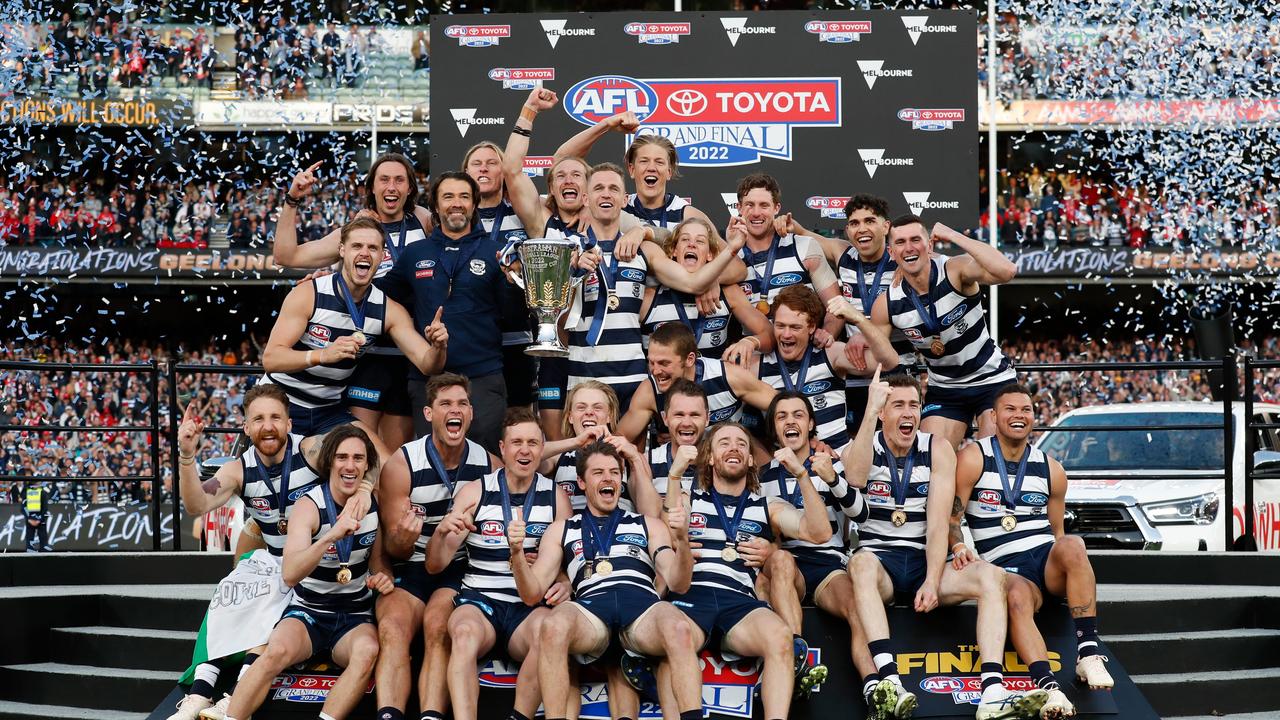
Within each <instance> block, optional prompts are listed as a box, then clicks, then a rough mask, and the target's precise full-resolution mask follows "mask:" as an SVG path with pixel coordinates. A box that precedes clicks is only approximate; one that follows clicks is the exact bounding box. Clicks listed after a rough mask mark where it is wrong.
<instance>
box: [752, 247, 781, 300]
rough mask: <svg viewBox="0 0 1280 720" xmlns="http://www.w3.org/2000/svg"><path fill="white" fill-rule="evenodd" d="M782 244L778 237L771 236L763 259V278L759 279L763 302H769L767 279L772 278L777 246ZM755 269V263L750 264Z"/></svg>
mask: <svg viewBox="0 0 1280 720" xmlns="http://www.w3.org/2000/svg"><path fill="white" fill-rule="evenodd" d="M781 244H782V237H781V236H780V235H774V236H773V242H771V243H769V252H768V254H767V255H765V258H764V277H762V278H760V299H761V300H764V301H765V302H768V301H769V279H770V278H772V277H773V261H774V260H776V259H777V258H778V246H779V245H781ZM752 268H753V269H754V268H755V263H752Z"/></svg>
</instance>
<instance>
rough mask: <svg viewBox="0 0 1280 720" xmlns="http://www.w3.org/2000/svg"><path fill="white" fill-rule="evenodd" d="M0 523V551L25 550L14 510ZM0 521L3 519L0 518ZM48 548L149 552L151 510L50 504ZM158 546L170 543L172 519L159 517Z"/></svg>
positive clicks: (22, 524)
mask: <svg viewBox="0 0 1280 720" xmlns="http://www.w3.org/2000/svg"><path fill="white" fill-rule="evenodd" d="M0 512H4V513H6V514H7V513H12V514H11V515H9V516H8V517H7V519H6V520H4V521H3V522H2V523H0V550H2V551H8V552H17V551H21V550H22V548H24V547H25V546H26V535H25V533H26V529H25V528H26V524H27V522H26V519H25V518H24V517H23V515H22V513H21V512H18V511H17V507H16V506H13V507H12V508H6V509H5V510H3V511H0ZM0 517H4V516H3V515H0ZM46 522H47V523H48V525H47V526H46V527H48V529H49V544H50V545H52V546H53V547H54V549H55V550H73V549H82V550H91V549H104V548H106V549H138V550H141V549H150V547H151V544H152V543H151V536H152V532H151V528H152V525H151V506H149V505H136V506H134V505H130V506H125V507H120V506H117V505H89V506H84V505H80V506H76V505H72V504H70V503H50V505H49V519H48V520H47V521H46ZM160 542H161V543H170V542H173V515H172V513H163V514H161V516H160Z"/></svg>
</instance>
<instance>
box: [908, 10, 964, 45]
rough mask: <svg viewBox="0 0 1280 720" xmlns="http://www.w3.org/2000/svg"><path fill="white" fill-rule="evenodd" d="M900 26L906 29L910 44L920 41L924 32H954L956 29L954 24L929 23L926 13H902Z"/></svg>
mask: <svg viewBox="0 0 1280 720" xmlns="http://www.w3.org/2000/svg"><path fill="white" fill-rule="evenodd" d="M902 26H903V27H905V28H906V29H907V37H909V38H911V44H912V45H915V44H916V43H918V42H920V36H921V35H923V34H924V33H954V32H956V31H957V30H958V28H957V27H956V26H955V25H930V24H929V16H928V15H903V16H902Z"/></svg>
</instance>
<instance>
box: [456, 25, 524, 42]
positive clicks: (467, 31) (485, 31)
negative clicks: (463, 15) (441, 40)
mask: <svg viewBox="0 0 1280 720" xmlns="http://www.w3.org/2000/svg"><path fill="white" fill-rule="evenodd" d="M444 36H445V37H451V38H457V39H458V44H459V45H461V46H463V47H488V46H490V45H497V44H498V41H499V40H501V39H502V38H508V37H511V26H510V25H450V26H449V27H447V28H445V29H444Z"/></svg>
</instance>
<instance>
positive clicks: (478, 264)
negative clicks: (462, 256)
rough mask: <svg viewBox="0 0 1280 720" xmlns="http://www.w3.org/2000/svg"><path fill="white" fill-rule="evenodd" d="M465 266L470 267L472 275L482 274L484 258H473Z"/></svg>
mask: <svg viewBox="0 0 1280 720" xmlns="http://www.w3.org/2000/svg"><path fill="white" fill-rule="evenodd" d="M467 267H468V268H470V270H471V274H472V275H484V271H485V264H484V260H479V259H473V260H471V261H470V262H468V263H467Z"/></svg>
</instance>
